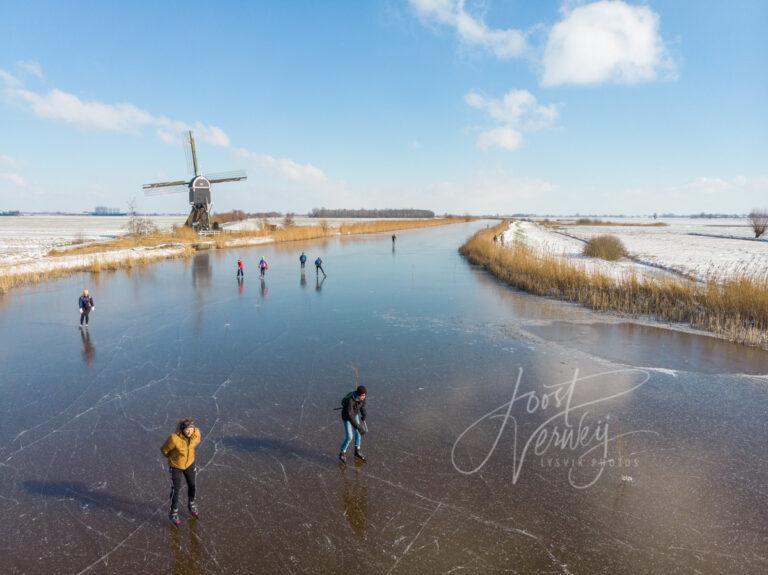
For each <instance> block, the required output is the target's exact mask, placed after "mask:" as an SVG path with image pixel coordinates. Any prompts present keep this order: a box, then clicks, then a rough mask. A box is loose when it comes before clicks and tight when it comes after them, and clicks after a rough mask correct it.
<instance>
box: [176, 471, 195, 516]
mask: <svg viewBox="0 0 768 575" xmlns="http://www.w3.org/2000/svg"><path fill="white" fill-rule="evenodd" d="M195 473H197V469H195V464H194V463H193V464H192V465H190V466H189V467H187V468H186V469H177V468H175V467H171V513H173V512H174V511H178V510H179V491H181V478H182V476H183V477H184V479H186V480H187V499H188V500H189V501H194V500H195Z"/></svg>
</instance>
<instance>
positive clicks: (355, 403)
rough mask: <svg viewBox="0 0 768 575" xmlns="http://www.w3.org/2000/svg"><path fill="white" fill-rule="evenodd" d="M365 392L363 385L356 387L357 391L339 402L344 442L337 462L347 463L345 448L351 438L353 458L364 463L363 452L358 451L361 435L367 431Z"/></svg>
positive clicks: (361, 439)
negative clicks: (353, 441) (353, 443)
mask: <svg viewBox="0 0 768 575" xmlns="http://www.w3.org/2000/svg"><path fill="white" fill-rule="evenodd" d="M366 393H367V390H366V389H365V386H364V385H358V386H357V389H356V390H355V391H353V392H351V393H348V394H347V395H345V396H344V399H342V400H341V420H342V421H343V422H344V433H345V437H344V441H343V442H342V443H341V451H339V460H340V461H341V462H342V463H346V462H347V448H348V447H349V444H350V443H351V442H352V437H353V436H354V439H355V457H357V458H358V459H360V460H361V461H365V456H364V455H363V452H362V451H360V444H361V443H362V441H363V437H362V436H363V435H365V433H366V431H367V430H368V426H367V425H366V424H365V417H366V415H367V412H366V410H365V395H366Z"/></svg>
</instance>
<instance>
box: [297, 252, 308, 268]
mask: <svg viewBox="0 0 768 575" xmlns="http://www.w3.org/2000/svg"><path fill="white" fill-rule="evenodd" d="M299 261H300V262H301V269H304V264H305V263H307V254H305V253H304V252H301V255H300V256H299Z"/></svg>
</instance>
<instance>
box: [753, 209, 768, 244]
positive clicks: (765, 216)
mask: <svg viewBox="0 0 768 575" xmlns="http://www.w3.org/2000/svg"><path fill="white" fill-rule="evenodd" d="M749 223H750V225H751V226H752V231H753V232H754V233H755V237H756V238H759V237H760V236H762V235H763V234H764V233H765V231H766V230H768V210H752V212H750V214H749Z"/></svg>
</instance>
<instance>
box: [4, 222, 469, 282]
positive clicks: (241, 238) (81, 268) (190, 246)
mask: <svg viewBox="0 0 768 575" xmlns="http://www.w3.org/2000/svg"><path fill="white" fill-rule="evenodd" d="M470 220H471V218H435V219H430V220H384V221H380V220H377V221H369V222H359V223H353V224H343V225H341V226H340V227H339V228H335V227H332V226H329V225H328V224H327V223H325V222H322V221H321V222H320V223H319V224H318V225H316V226H294V227H289V228H280V229H276V230H274V229H273V230H269V229H266V230H261V229H259V230H245V231H222V232H221V233H218V234H216V235H211V236H200V235H198V234H197V233H196V232H194V231H193V230H192V229H190V228H187V227H178V228H175V229H173V230H169V231H163V232H154V233H151V234H145V235H125V236H120V237H118V238H115V239H113V240H109V241H106V242H94V243H88V244H85V245H73V246H71V247H68V248H63V249H56V250H51V251H50V252H49V253H48V255H47V256H46V258H45V260H46V261H45V264H47V265H43V266H40V269H38V270H34V271H22V272H19V271H18V270H16V269H14V268H13V267H11V268H9V269H6V270H3V271H0V293H4V292H7V291H8V290H9V289H11V288H13V287H16V286H20V285H24V284H32V283H37V282H40V281H44V280H46V279H53V278H59V277H65V276H68V275H72V274H75V273H80V272H90V273H99V272H102V271H114V270H118V269H130V268H133V267H136V266H140V265H143V264H147V263H151V262H154V261H158V260H161V259H167V258H176V257H186V256H188V255H191V254H193V253H194V252H195V251H196V249H197V248H198V247H201V244H203V245H205V247H215V248H218V249H225V248H231V247H238V248H242V247H247V245H248V242H249V241H251V240H253V241H254V243H256V242H258V241H259V240H261V241H263V242H265V243H266V242H270V243H272V242H291V241H301V240H312V239H318V238H324V237H330V236H336V235H338V234H344V235H348V234H368V233H376V232H389V231H396V230H403V229H414V228H426V227H433V226H442V225H447V224H454V223H463V222H465V221H470ZM153 250H156V253H152V251H153ZM72 256H81V257H82V259H83V262H82V263H76V264H74V265H72V264H71V263H66V264H65V260H66V258H70V257H72Z"/></svg>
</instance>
